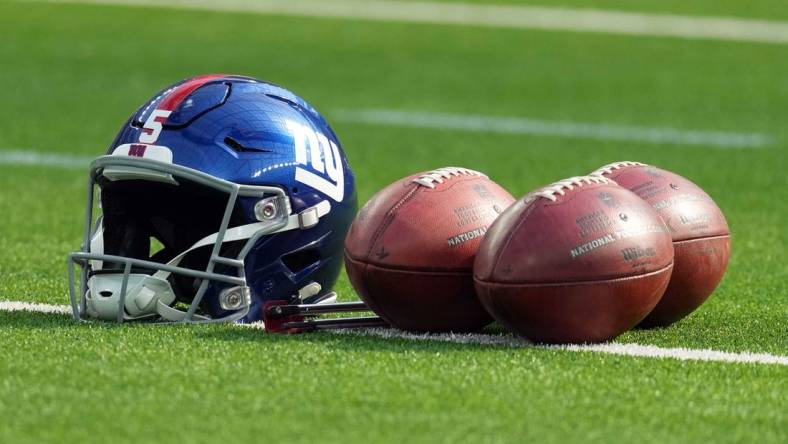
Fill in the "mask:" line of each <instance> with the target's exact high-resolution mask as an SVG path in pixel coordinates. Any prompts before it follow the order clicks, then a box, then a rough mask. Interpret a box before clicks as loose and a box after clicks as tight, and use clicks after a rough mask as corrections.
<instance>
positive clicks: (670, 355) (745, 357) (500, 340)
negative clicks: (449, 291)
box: [0, 301, 788, 365]
mask: <svg viewBox="0 0 788 444" xmlns="http://www.w3.org/2000/svg"><path fill="white" fill-rule="evenodd" d="M0 311H30V312H37V313H55V314H66V315H71V307H69V306H67V305H50V304H37V303H30V302H18V301H0ZM237 325H238V326H239V327H244V328H257V329H260V328H262V324H261V323H254V324H237ZM332 332H333V333H335V334H340V335H359V336H374V337H378V338H386V339H392V338H394V339H405V340H410V341H435V342H447V343H453V344H473V345H496V346H506V347H515V348H540V349H547V350H565V351H573V352H591V353H607V354H612V355H621V356H632V357H639V358H659V359H678V360H681V361H712V362H729V363H740V364H741V363H744V364H776V365H788V356H779V355H771V354H768V353H730V352H721V351H716V350H696V349H687V348H663V347H657V346H654V345H640V344H621V343H616V342H612V343H606V344H593V345H555V346H543V345H533V344H531V343H530V342H528V341H526V340H523V339H519V338H517V337H514V336H506V335H490V334H480V333H468V334H449V333H444V334H414V333H407V332H402V331H399V330H395V329H391V328H371V329H354V330H333V331H332Z"/></svg>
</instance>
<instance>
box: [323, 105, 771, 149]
mask: <svg viewBox="0 0 788 444" xmlns="http://www.w3.org/2000/svg"><path fill="white" fill-rule="evenodd" d="M331 117H332V120H335V121H338V122H349V123H364V124H373V125H387V126H404V127H411V128H431V129H442V130H455V131H468V132H480V133H504V134H530V135H539V136H555V137H567V138H574V139H591V140H612V141H629V142H642V143H653V144H676V145H701V146H710V147H717V148H762V147H766V146H769V145H771V144H772V143H773V140H772V138H771V137H769V136H767V135H765V134H759V133H747V132H727V131H705V130H694V129H693V130H683V129H677V128H666V127H647V126H629V125H616V124H609V123H588V122H575V121H563V120H543V119H532V118H527V117H506V116H484V115H477V114H448V113H436V112H425V111H404V110H393V109H357V110H350V109H337V110H334V112H332V113H331Z"/></svg>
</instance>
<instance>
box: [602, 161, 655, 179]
mask: <svg viewBox="0 0 788 444" xmlns="http://www.w3.org/2000/svg"><path fill="white" fill-rule="evenodd" d="M645 165H646V164H645V163H640V162H632V161H629V160H624V161H621V162H613V163H609V164H607V165H605V166H603V167H600V168H599V169H598V170H596V171H594V172H593V173H591V174H590V176H604V175H605V174H610V173H612V172H613V171H614V170H618V169H620V168H624V167H628V166H645Z"/></svg>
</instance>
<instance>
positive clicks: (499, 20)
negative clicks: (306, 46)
mask: <svg viewBox="0 0 788 444" xmlns="http://www.w3.org/2000/svg"><path fill="white" fill-rule="evenodd" d="M29 1H30V0H29ZM32 1H46V2H51V3H83V4H84V3H87V4H104V5H125V6H142V7H157V8H169V9H196V10H208V11H231V12H245V13H257V14H277V15H291V16H305V17H325V18H341V19H353V20H372V21H385V22H405V23H429V24H444V25H467V26H481V27H493V28H515V29H541V30H550V31H570V32H595V33H607V34H625V35H643V36H658V37H678V38H683V39H705V40H727V41H740V42H761V43H776V44H786V43H788V23H786V22H780V21H768V20H755V19H740V18H733V17H700V16H682V15H670V14H650V13H637V12H621V11H607V10H597V9H573V8H555V7H543V6H522V5H511V6H507V5H474V4H462V3H432V2H397V1H374V2H358V1H353V0H222V1H216V0H168V1H166V2H162V1H160V0H32Z"/></svg>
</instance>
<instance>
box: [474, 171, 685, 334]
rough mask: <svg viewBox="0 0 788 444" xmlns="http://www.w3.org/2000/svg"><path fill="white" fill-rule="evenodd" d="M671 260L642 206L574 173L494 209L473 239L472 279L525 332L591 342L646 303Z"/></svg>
mask: <svg viewBox="0 0 788 444" xmlns="http://www.w3.org/2000/svg"><path fill="white" fill-rule="evenodd" d="M672 268H673V244H672V243H671V239H670V234H669V233H668V230H667V228H666V227H665V224H664V223H663V222H662V220H661V219H660V218H659V216H658V215H657V213H656V212H655V211H654V210H653V209H652V208H651V206H650V205H648V204H647V203H646V202H644V201H643V200H642V199H640V198H639V197H638V196H637V195H636V194H634V193H632V192H631V191H629V190H627V189H625V188H622V187H620V186H618V185H616V184H615V183H614V182H613V181H611V180H608V179H605V178H603V177H588V176H584V177H573V178H570V179H566V180H562V181H559V182H556V183H554V184H552V185H548V186H546V187H543V188H540V189H538V190H536V191H534V192H531V193H529V194H527V195H526V196H525V197H524V198H522V199H519V200H518V201H517V202H515V203H514V204H513V205H512V206H510V207H509V208H508V209H507V210H506V211H504V212H503V213H502V214H501V216H500V217H499V218H498V219H497V220H496V221H495V223H493V224H492V226H491V227H490V229H489V230H488V231H487V235H486V236H485V239H484V240H483V241H482V243H481V245H480V247H479V251H478V254H477V256H476V263H475V265H474V280H475V284H476V290H477V293H478V295H479V298H480V300H481V302H482V303H483V304H484V306H485V307H486V308H487V310H488V311H489V312H490V313H491V314H492V315H493V316H494V317H495V318H496V319H497V320H498V321H500V322H501V323H502V324H504V325H505V326H507V327H509V328H510V329H512V330H514V331H515V332H518V333H520V334H522V335H523V336H525V337H526V338H528V339H530V340H532V341H534V342H539V343H584V342H601V341H605V340H608V339H611V338H613V337H615V336H617V335H619V334H621V333H623V332H624V331H626V330H628V329H630V328H632V327H634V326H635V325H636V324H637V323H638V322H640V321H641V320H642V319H643V318H644V317H645V316H646V315H647V314H648V313H649V312H650V311H651V309H652V308H654V306H655V305H656V304H657V302H658V301H659V299H660V297H662V293H663V292H664V291H665V288H666V287H667V285H668V281H669V279H670V273H671V270H672Z"/></svg>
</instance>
